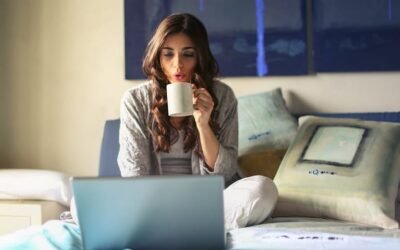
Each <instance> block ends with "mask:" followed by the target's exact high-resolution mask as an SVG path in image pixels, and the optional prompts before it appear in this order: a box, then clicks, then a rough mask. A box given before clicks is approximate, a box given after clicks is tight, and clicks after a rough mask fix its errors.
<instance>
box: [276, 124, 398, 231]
mask: <svg viewBox="0 0 400 250" xmlns="http://www.w3.org/2000/svg"><path fill="white" fill-rule="evenodd" d="M303 119H304V122H301V125H300V128H299V131H298V133H297V135H296V138H295V140H294V141H293V143H292V144H291V145H290V147H289V149H288V152H287V153H286V155H285V157H284V159H283V161H282V163H281V165H280V167H279V169H278V172H277V174H276V176H275V179H274V181H275V183H276V185H277V188H278V191H279V199H278V203H277V206H276V209H275V211H274V216H309V217H321V218H334V219H339V220H345V221H352V222H358V223H363V224H369V225H375V226H379V227H383V228H398V222H397V221H396V220H395V219H394V218H395V217H394V216H395V200H396V195H397V188H398V183H399V180H400V125H399V124H396V123H388V122H386V123H385V122H372V121H361V120H355V119H335V118H318V117H306V118H303Z"/></svg>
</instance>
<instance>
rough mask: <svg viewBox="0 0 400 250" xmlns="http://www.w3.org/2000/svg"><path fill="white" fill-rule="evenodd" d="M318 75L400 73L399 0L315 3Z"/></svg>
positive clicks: (333, 0)
mask: <svg viewBox="0 0 400 250" xmlns="http://www.w3.org/2000/svg"><path fill="white" fill-rule="evenodd" d="M313 31H314V33H313V34H314V62H315V69H316V71H317V72H346V71H347V72H348V71H390V70H400V0H313Z"/></svg>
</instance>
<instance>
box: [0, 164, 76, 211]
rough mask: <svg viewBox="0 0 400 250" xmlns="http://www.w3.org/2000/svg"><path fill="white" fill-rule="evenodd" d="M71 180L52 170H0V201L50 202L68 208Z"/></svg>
mask: <svg viewBox="0 0 400 250" xmlns="http://www.w3.org/2000/svg"><path fill="white" fill-rule="evenodd" d="M69 178H70V176H68V175H66V174H63V173H61V172H57V171H52V170H44V169H0V199H3V200H21V199H28V200H50V201H56V202H58V203H60V204H61V205H64V206H66V207H68V206H69V203H70V200H71V195H72V194H71V191H70V186H69ZM27 187H28V188H27Z"/></svg>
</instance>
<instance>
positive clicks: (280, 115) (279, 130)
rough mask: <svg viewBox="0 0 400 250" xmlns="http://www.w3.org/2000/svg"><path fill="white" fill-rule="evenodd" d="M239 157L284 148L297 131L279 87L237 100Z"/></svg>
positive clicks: (295, 123) (294, 120) (240, 97)
mask: <svg viewBox="0 0 400 250" xmlns="http://www.w3.org/2000/svg"><path fill="white" fill-rule="evenodd" d="M238 115H239V157H240V156H242V155H245V154H248V153H254V152H262V151H265V150H266V149H285V148H287V147H288V146H289V143H290V142H291V141H292V140H293V138H294V137H295V135H296V131H297V121H296V119H295V118H294V117H293V116H292V115H291V114H290V112H289V111H288V109H287V107H286V104H285V100H284V99H283V96H282V91H281V89H280V88H277V89H274V90H271V91H268V92H263V93H258V94H254V95H246V96H239V97H238Z"/></svg>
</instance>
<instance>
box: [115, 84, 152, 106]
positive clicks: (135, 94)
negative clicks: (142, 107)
mask: <svg viewBox="0 0 400 250" xmlns="http://www.w3.org/2000/svg"><path fill="white" fill-rule="evenodd" d="M150 87H151V82H150V81H147V82H143V83H140V84H138V85H136V86H133V87H131V88H129V89H128V90H126V91H125V92H124V94H123V96H122V101H123V102H135V103H136V102H142V103H144V102H147V101H149V100H150Z"/></svg>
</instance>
